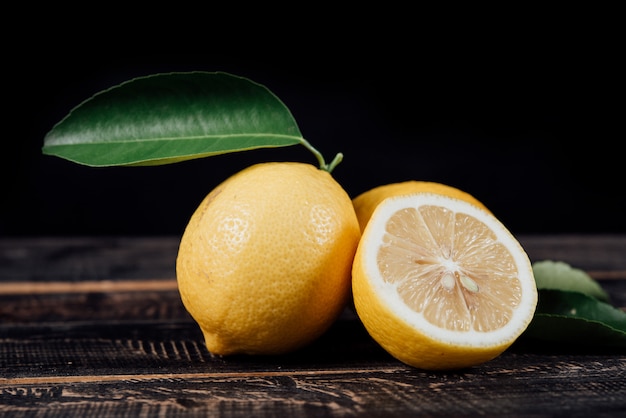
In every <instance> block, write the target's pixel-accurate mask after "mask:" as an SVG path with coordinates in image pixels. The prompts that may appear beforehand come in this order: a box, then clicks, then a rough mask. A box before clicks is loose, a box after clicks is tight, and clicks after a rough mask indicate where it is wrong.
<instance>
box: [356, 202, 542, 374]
mask: <svg viewBox="0 0 626 418" xmlns="http://www.w3.org/2000/svg"><path fill="white" fill-rule="evenodd" d="M352 276H353V281H352V286H353V296H354V304H355V309H356V312H357V314H358V316H359V318H360V319H361V321H362V322H363V324H364V326H365V328H366V329H367V331H368V332H369V334H370V335H371V336H372V337H373V338H374V339H375V340H376V341H377V342H378V343H379V344H380V345H381V346H382V347H383V348H384V349H385V350H387V351H388V352H389V353H390V354H391V355H393V356H394V357H396V358H397V359H399V360H401V361H402V362H404V363H406V364H409V365H411V366H414V367H418V368H422V369H431V370H443V369H458V368H463V367H469V366H474V365H477V364H480V363H483V362H485V361H488V360H491V359H493V358H495V357H497V356H498V355H499V354H501V353H502V352H503V351H504V350H506V349H507V348H508V347H509V346H510V345H511V344H512V343H513V342H514V341H515V340H516V339H517V338H518V337H519V336H520V335H521V334H522V332H523V331H524V330H525V329H526V327H527V326H528V324H529V323H530V321H531V319H532V317H533V314H534V311H535V308H536V305H537V289H536V285H535V281H534V277H533V271H532V266H531V263H530V260H529V259H528V256H527V254H526V252H525V251H524V249H523V248H522V246H521V245H520V244H519V242H518V241H517V240H516V239H515V238H514V237H513V235H512V234H511V233H510V232H509V231H508V230H507V229H506V228H505V227H504V225H503V224H502V223H501V222H500V221H499V220H498V219H496V217H495V216H494V215H493V214H491V213H490V212H488V211H487V210H485V209H482V208H481V207H479V206H477V205H476V204H473V203H468V202H467V201H465V200H462V199H457V198H454V197H448V196H443V195H440V194H433V193H414V194H408V195H402V196H395V197H389V198H386V199H384V200H383V201H382V202H381V203H380V204H379V205H378V206H377V207H376V209H375V210H374V212H373V215H372V217H371V218H370V219H369V222H368V223H367V225H366V227H365V230H364V231H363V236H362V238H361V241H360V243H359V246H358V249H357V253H356V256H355V259H354V264H353V271H352Z"/></svg>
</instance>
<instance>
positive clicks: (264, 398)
mask: <svg viewBox="0 0 626 418" xmlns="http://www.w3.org/2000/svg"><path fill="white" fill-rule="evenodd" d="M520 241H521V242H522V244H523V245H524V246H525V248H526V249H527V251H528V253H529V256H530V257H531V260H533V261H538V260H541V259H555V260H562V261H566V262H569V263H570V264H571V265H573V266H574V267H577V268H582V269H584V270H586V271H588V272H589V273H590V274H591V275H592V277H594V278H596V279H598V280H599V281H600V282H601V284H602V285H603V287H605V289H606V290H607V291H609V293H610V294H611V295H612V297H613V298H614V300H617V301H618V303H621V304H622V305H621V306H626V274H625V272H626V257H624V255H626V237H624V236H554V237H538V236H530V237H521V238H520ZM177 244H178V239H177V238H176V237H150V238H142V237H139V238H80V237H77V238H44V239H30V238H28V239H26V238H24V239H0V416H11V417H13V416H17V417H19V416H36V415H46V416H99V415H100V416H101V415H108V416H143V415H145V416H152V415H157V416H158V415H164V416H173V417H176V416H207V415H212V416H223V417H241V416H245V417H250V416H259V417H276V416H279V417H282V416H296V417H297V416H321V417H346V416H377V417H394V416H407V415H425V416H446V417H447V416H465V415H488V416H528V417H538V416H572V417H587V416H594V417H603V416H618V415H620V414H623V413H624V411H626V353H624V352H623V350H618V349H596V350H590V349H589V347H588V346H587V347H585V348H584V349H581V348H579V347H571V346H569V347H568V346H565V347H564V346H547V345H545V344H541V343H538V342H536V341H532V340H528V339H521V340H519V341H518V342H517V343H516V344H515V345H514V346H513V347H511V348H510V349H509V350H507V351H506V352H505V353H504V354H502V355H501V356H500V357H498V358H496V359H494V360H492V361H490V362H487V363H485V364H482V365H479V366H476V367H472V368H468V369H465V370H460V371H455V372H447V373H443V372H440V373H435V372H427V371H422V370H418V369H414V368H411V367H409V366H406V365H404V364H402V363H400V362H399V361H397V360H395V359H393V358H391V356H389V355H388V354H387V353H386V352H385V351H384V350H382V349H381V348H380V347H379V346H378V345H377V344H376V343H375V342H374V341H373V340H372V339H371V338H370V337H369V335H368V334H367V332H366V331H365V330H364V329H363V327H362V325H361V324H360V322H359V321H358V319H357V318H356V316H355V315H354V312H352V311H351V310H350V309H346V311H345V312H344V314H343V315H342V318H341V319H340V320H339V321H337V322H336V323H335V324H334V325H333V327H332V328H331V329H330V330H329V331H328V333H327V334H325V335H324V336H322V338H320V339H319V340H318V341H316V342H314V343H313V344H312V345H311V346H309V347H306V348H304V349H302V350H300V351H298V352H296V353H292V354H290V355H284V356H275V357H271V356H270V357H245V356H235V357H229V358H220V357H214V356H211V355H210V354H209V353H208V351H207V350H206V348H205V347H204V345H203V338H202V334H201V332H200V330H199V328H198V326H197V325H196V324H195V322H194V321H193V320H192V319H191V317H190V316H189V315H188V314H187V312H186V311H185V310H184V307H183V306H182V303H181V301H180V297H179V295H178V292H177V290H176V286H175V284H176V283H175V271H174V265H175V257H176V251H177ZM33 263H35V264H33Z"/></svg>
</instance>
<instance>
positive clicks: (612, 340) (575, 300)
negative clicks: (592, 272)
mask: <svg viewBox="0 0 626 418" xmlns="http://www.w3.org/2000/svg"><path fill="white" fill-rule="evenodd" d="M523 336H524V337H530V338H535V339H539V340H543V341H547V342H556V343H571V344H574V345H578V346H595V347H601V346H602V347H604V346H609V347H626V312H623V311H621V310H619V309H617V308H615V307H613V306H611V305H609V304H608V303H605V302H601V301H599V300H597V299H596V298H594V297H592V296H589V295H585V294H582V293H579V292H571V291H564V290H554V289H543V290H540V291H539V303H538V304H537V311H536V312H535V316H534V317H533V320H532V321H531V323H530V325H529V326H528V328H527V329H526V331H525V332H524V334H523Z"/></svg>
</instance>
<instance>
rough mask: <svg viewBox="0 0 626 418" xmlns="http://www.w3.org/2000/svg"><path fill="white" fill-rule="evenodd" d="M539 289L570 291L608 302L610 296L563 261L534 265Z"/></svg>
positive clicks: (587, 277) (583, 274)
mask: <svg viewBox="0 0 626 418" xmlns="http://www.w3.org/2000/svg"><path fill="white" fill-rule="evenodd" d="M533 273H534V275H535V282H536V283H537V289H556V290H569V291H573V292H579V293H583V294H585V295H588V296H592V297H594V298H596V299H598V300H601V301H604V302H608V301H609V295H608V294H607V293H606V292H605V291H604V289H602V287H601V286H600V284H599V283H598V282H597V281H595V280H594V279H593V278H592V277H591V276H589V275H588V274H587V273H586V272H584V271H583V270H580V269H576V268H573V267H571V266H570V265H569V264H567V263H564V262H562V261H551V260H544V261H537V262H535V263H533Z"/></svg>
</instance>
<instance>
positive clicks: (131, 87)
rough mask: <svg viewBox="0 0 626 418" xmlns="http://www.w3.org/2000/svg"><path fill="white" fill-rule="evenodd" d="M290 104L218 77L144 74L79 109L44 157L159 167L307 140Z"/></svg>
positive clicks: (55, 133)
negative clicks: (301, 131)
mask: <svg viewBox="0 0 626 418" xmlns="http://www.w3.org/2000/svg"><path fill="white" fill-rule="evenodd" d="M303 141H304V140H303V138H302V134H301V133H300V130H299V128H298V126H297V124H296V121H295V120H294V118H293V116H292V115H291V112H290V111H289V110H288V109H287V107H286V106H285V105H284V104H283V103H282V102H281V101H280V100H279V99H278V98H277V97H276V96H275V95H274V94H273V93H271V92H270V91H269V90H268V89H267V88H265V87H263V86H261V85H260V84H257V83H254V82H252V81H250V80H248V79H246V78H242V77H238V76H234V75H231V74H227V73H221V72H188V73H166V74H154V75H150V76H146V77H139V78H135V79H133V80H130V81H127V82H124V83H122V84H119V85H117V86H115V87H112V88H110V89H107V90H104V91H102V92H100V93H98V94H96V95H94V96H93V97H91V98H90V99H88V100H86V101H84V102H83V103H81V104H80V105H78V106H77V107H76V108H74V109H73V110H72V111H71V112H70V113H69V114H68V115H67V116H66V117H65V118H64V119H63V120H61V121H60V122H59V123H58V124H56V125H55V126H54V127H53V128H52V130H51V131H50V132H49V133H48V134H47V135H46V137H45V139H44V146H43V150H42V151H43V153H44V154H47V155H54V156H58V157H61V158H65V159H67V160H70V161H74V162H76V163H80V164H85V165H89V166H96V167H101V166H117V165H159V164H169V163H175V162H179V161H184V160H189V159H193V158H201V157H208V156H211V155H217V154H224V153H228V152H236V151H243V150H250V149H255V148H267V147H282V146H289V145H295V144H301V143H303Z"/></svg>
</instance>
